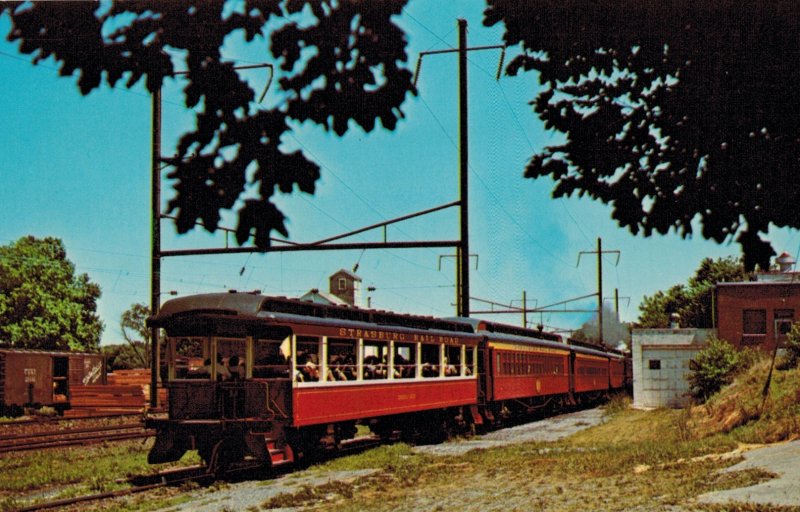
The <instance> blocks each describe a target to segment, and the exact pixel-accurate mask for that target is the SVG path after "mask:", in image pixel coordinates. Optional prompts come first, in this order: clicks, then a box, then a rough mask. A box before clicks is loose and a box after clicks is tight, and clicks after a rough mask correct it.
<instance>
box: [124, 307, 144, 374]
mask: <svg viewBox="0 0 800 512" xmlns="http://www.w3.org/2000/svg"><path fill="white" fill-rule="evenodd" d="M149 316H150V308H149V307H147V306H146V305H144V304H131V307H130V308H129V309H127V310H126V311H124V312H123V313H122V316H121V317H120V320H119V328H120V330H121V331H122V337H123V338H125V341H127V342H128V345H129V346H130V348H131V349H132V351H133V354H132V355H133V356H135V358H136V359H137V362H138V364H139V365H141V367H142V368H147V366H148V364H149V363H148V362H149V361H150V351H149V347H150V329H149V328H148V327H147V323H146V322H147V317H149Z"/></svg>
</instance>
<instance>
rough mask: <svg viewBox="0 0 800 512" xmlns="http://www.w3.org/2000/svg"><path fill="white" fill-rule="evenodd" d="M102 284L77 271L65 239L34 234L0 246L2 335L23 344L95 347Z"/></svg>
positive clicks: (99, 328) (0, 337) (12, 342)
mask: <svg viewBox="0 0 800 512" xmlns="http://www.w3.org/2000/svg"><path fill="white" fill-rule="evenodd" d="M99 298H100V287H99V286H98V285H97V284H95V283H93V282H91V281H90V280H89V276H88V275H86V274H77V275H76V274H75V265H73V264H72V263H71V262H70V261H69V260H68V259H67V253H66V250H65V249H64V244H63V243H62V242H61V240H59V239H57V238H43V239H37V238H34V237H32V236H27V237H23V238H20V239H19V240H17V241H16V242H14V243H12V244H10V245H5V246H0V340H2V341H4V342H6V343H8V344H10V345H11V346H13V347H19V348H36V349H45V350H84V351H85V350H96V349H97V347H98V345H99V344H100V334H101V332H102V331H103V324H102V322H101V321H100V319H99V318H98V316H97V314H96V310H97V300H98V299H99Z"/></svg>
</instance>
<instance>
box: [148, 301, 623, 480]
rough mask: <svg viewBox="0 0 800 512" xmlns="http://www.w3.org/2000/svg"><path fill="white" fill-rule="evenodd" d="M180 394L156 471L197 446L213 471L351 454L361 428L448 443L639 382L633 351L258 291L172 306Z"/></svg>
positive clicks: (168, 312) (158, 428)
mask: <svg viewBox="0 0 800 512" xmlns="http://www.w3.org/2000/svg"><path fill="white" fill-rule="evenodd" d="M148 323H149V325H150V326H151V327H157V328H160V329H163V331H165V332H166V340H165V342H164V345H163V353H162V355H161V360H162V361H161V363H160V364H159V368H160V378H161V381H162V385H163V386H164V387H166V388H167V389H168V403H167V404H166V408H165V412H164V413H162V414H160V415H159V414H153V415H149V416H148V417H147V418H146V420H145V424H146V427H147V428H149V429H153V430H155V432H156V440H155V442H154V444H153V447H152V448H151V450H150V452H149V454H148V461H149V463H152V464H157V463H164V462H170V461H176V460H178V459H180V458H181V457H182V456H183V455H184V454H185V453H186V452H187V451H190V450H196V451H197V452H198V453H199V455H200V457H201V458H202V459H203V461H204V462H205V463H206V464H207V465H208V466H209V467H213V468H220V467H226V466H229V465H231V464H236V463H239V462H242V461H245V460H246V461H253V462H255V463H256V464H263V465H264V466H268V467H278V466H281V465H284V464H290V463H292V462H295V461H298V460H300V459H302V458H304V457H313V456H315V455H319V454H322V453H326V452H329V451H332V450H336V449H337V448H339V447H340V446H341V445H342V443H344V442H347V441H348V440H350V439H353V438H354V436H355V435H356V432H357V429H358V427H359V426H360V425H363V426H367V427H369V429H370V431H371V432H372V433H373V434H375V435H376V436H380V438H381V439H401V440H404V441H408V442H411V443H420V442H436V441H439V440H442V439H444V438H445V437H446V436H448V435H452V434H458V433H469V432H474V431H476V430H481V429H488V428H492V427H495V426H497V425H501V424H504V423H507V422H511V421H514V418H518V417H521V416H525V415H529V414H531V413H535V412H543V413H549V412H552V411H556V410H563V409H565V408H568V407H572V406H575V405H580V404H588V403H594V402H596V401H597V400H600V399H602V398H604V397H608V396H609V394H611V393H615V392H619V391H623V390H625V389H626V388H627V387H629V386H630V379H631V367H630V357H629V356H627V355H626V354H625V353H623V352H620V351H616V350H610V349H606V348H602V347H599V346H593V345H584V344H579V343H576V342H570V341H568V340H564V339H563V338H562V337H561V336H559V335H556V334H551V333H547V332H544V331H541V330H536V329H528V328H522V327H516V326H511V325H505V324H501V323H495V322H488V321H484V320H477V319H468V318H452V319H444V318H436V317H428V316H418V315H409V314H399V313H393V312H387V311H380V310H372V309H361V308H357V307H350V306H335V305H323V304H317V303H312V302H306V301H301V300H298V299H290V298H284V297H271V296H265V295H260V294H257V293H236V292H231V293H212V294H202V295H194V296H187V297H181V298H176V299H172V300H170V301H167V302H166V303H165V304H164V305H163V306H162V307H161V310H160V311H159V313H158V314H157V315H156V316H153V317H151V318H150V319H149V320H148Z"/></svg>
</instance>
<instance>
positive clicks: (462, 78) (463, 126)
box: [456, 19, 469, 317]
mask: <svg viewBox="0 0 800 512" xmlns="http://www.w3.org/2000/svg"><path fill="white" fill-rule="evenodd" d="M458 110H459V123H458V135H459V137H458V149H459V163H458V166H459V173H458V175H459V194H460V197H459V200H460V202H461V208H460V217H461V244H460V245H459V248H458V264H457V265H456V266H457V272H458V279H457V281H458V286H457V287H456V288H457V289H458V292H457V293H458V297H457V300H456V303H457V304H458V306H459V307H458V308H457V309H458V316H461V317H468V316H469V182H468V177H469V137H468V131H469V120H468V117H467V112H468V102H467V20H465V19H459V20H458Z"/></svg>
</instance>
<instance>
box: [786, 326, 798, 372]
mask: <svg viewBox="0 0 800 512" xmlns="http://www.w3.org/2000/svg"><path fill="white" fill-rule="evenodd" d="M785 347H786V366H787V367H788V368H797V364H798V362H800V323H794V324H792V328H791V330H790V331H789V332H788V333H787V334H786V343H785Z"/></svg>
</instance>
